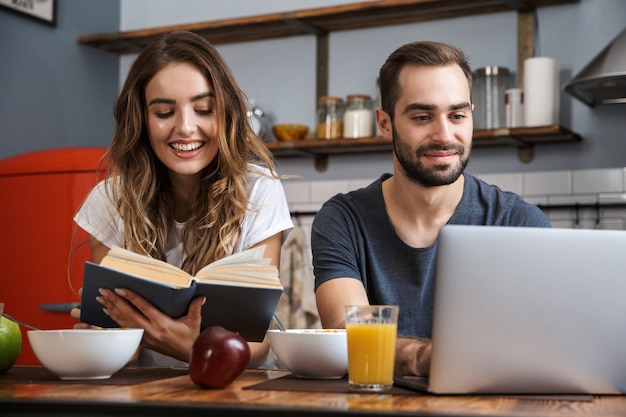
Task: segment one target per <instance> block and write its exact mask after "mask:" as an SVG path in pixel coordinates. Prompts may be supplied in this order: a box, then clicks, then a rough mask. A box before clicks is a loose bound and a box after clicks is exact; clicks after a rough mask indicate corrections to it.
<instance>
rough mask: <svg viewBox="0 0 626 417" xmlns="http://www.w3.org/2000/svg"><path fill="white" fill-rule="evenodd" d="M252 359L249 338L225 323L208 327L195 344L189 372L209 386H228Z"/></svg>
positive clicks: (199, 381) (193, 377)
mask: <svg viewBox="0 0 626 417" xmlns="http://www.w3.org/2000/svg"><path fill="white" fill-rule="evenodd" d="M248 362H250V347H249V346H248V342H246V339H244V338H243V337H241V336H240V335H239V334H237V333H233V332H231V331H229V330H226V329H224V328H223V327H221V326H211V327H208V328H207V329H205V330H204V331H203V332H202V333H200V335H199V336H198V338H197V339H196V341H195V342H194V344H193V347H192V348H191V353H190V355H189V376H190V377H191V380H192V381H193V382H194V383H195V384H197V385H200V386H202V387H205V388H224V387H225V386H227V385H228V384H230V383H231V382H233V381H234V380H235V379H236V378H237V377H238V376H239V375H241V373H242V372H243V371H244V369H246V366H248Z"/></svg>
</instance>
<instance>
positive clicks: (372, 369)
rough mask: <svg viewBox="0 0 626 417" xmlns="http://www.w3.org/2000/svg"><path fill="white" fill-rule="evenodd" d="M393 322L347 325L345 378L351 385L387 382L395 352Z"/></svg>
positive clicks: (389, 377) (391, 374)
mask: <svg viewBox="0 0 626 417" xmlns="http://www.w3.org/2000/svg"><path fill="white" fill-rule="evenodd" d="M396 331H397V325H396V324H395V323H394V324H389V323H386V324H349V323H346V334H347V337H348V379H349V380H350V383H351V384H353V383H354V384H359V385H390V384H392V383H393V366H394V360H395V355H396Z"/></svg>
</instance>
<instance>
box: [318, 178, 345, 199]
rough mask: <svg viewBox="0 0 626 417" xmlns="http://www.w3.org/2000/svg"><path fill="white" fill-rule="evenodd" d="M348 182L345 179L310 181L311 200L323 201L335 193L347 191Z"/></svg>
mask: <svg viewBox="0 0 626 417" xmlns="http://www.w3.org/2000/svg"><path fill="white" fill-rule="evenodd" d="M349 184H350V182H349V181H346V180H332V181H311V202H320V203H323V202H324V201H326V200H328V199H329V198H331V197H332V196H334V195H335V194H337V193H347V192H348V191H350V186H349Z"/></svg>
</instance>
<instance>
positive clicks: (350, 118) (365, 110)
mask: <svg viewBox="0 0 626 417" xmlns="http://www.w3.org/2000/svg"><path fill="white" fill-rule="evenodd" d="M373 135H374V114H373V112H372V98H371V97H370V96H368V95H365V94H350V95H349V96H348V100H347V105H346V111H345V113H344V115H343V137H344V138H367V137H370V136H373Z"/></svg>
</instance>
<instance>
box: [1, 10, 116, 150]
mask: <svg viewBox="0 0 626 417" xmlns="http://www.w3.org/2000/svg"><path fill="white" fill-rule="evenodd" d="M56 3H57V19H56V21H57V25H56V27H51V26H48V25H46V24H45V23H43V22H39V21H37V20H34V19H30V18H26V17H23V16H21V15H19V14H16V13H13V12H11V11H8V10H6V9H4V8H0V39H2V42H0V158H5V157H9V156H13V155H17V154H20V153H25V152H30V151H35V150H41V149H48V148H61V147H75V146H106V144H107V143H108V142H109V140H110V138H111V135H112V133H113V116H112V114H113V113H112V108H113V103H114V100H115V97H116V95H117V86H118V84H119V75H118V65H119V64H118V63H119V57H118V56H117V55H113V54H109V53H107V52H103V51H100V50H97V49H93V48H90V47H86V46H82V45H79V44H78V43H77V42H76V37H77V36H79V35H82V34H87V33H94V32H112V31H116V30H118V29H119V19H120V4H119V1H117V0H116V1H111V0H107V1H84V0H57V2H56Z"/></svg>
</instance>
